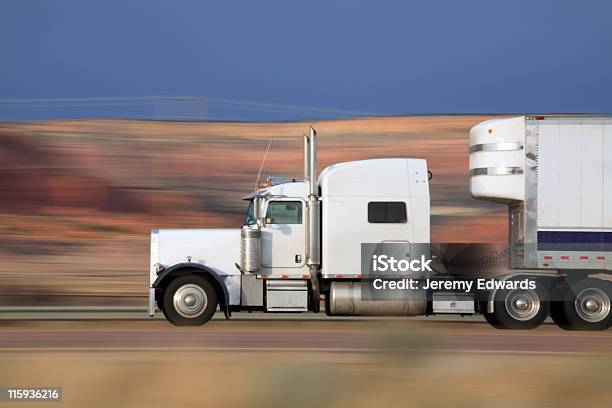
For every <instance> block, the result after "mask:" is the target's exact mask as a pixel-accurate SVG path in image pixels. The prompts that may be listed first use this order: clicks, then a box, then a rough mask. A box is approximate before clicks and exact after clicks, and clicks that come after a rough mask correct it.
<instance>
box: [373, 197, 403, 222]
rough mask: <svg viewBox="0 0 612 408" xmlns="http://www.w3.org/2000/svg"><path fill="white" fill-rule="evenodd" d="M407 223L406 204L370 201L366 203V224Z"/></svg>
mask: <svg viewBox="0 0 612 408" xmlns="http://www.w3.org/2000/svg"><path fill="white" fill-rule="evenodd" d="M407 221H408V217H407V216H406V203H404V202H401V201H372V202H369V203H368V222H370V223H373V224H402V223H406V222H407Z"/></svg>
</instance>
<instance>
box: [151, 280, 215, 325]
mask: <svg viewBox="0 0 612 408" xmlns="http://www.w3.org/2000/svg"><path fill="white" fill-rule="evenodd" d="M175 295H177V298H176V299H175ZM189 296H191V297H192V298H190V297H189ZM192 301H193V305H191V303H192ZM161 303H162V311H163V312H164V315H165V316H166V319H168V321H169V322H170V323H172V324H174V325H175V326H201V325H203V324H204V323H206V322H208V321H209V320H210V319H211V318H212V317H213V315H214V314H215V312H216V310H217V293H216V291H215V288H214V286H213V285H212V284H211V283H210V282H209V281H208V279H206V278H204V277H203V276H200V275H193V274H190V275H183V276H179V277H176V278H174V279H173V280H172V281H171V282H170V283H169V284H168V285H167V286H166V288H165V289H164V291H163V294H162V302H161Z"/></svg>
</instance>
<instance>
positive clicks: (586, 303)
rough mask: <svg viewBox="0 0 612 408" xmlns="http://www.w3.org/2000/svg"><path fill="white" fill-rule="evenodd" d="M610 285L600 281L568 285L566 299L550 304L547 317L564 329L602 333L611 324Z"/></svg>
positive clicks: (590, 280) (586, 281)
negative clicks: (598, 331) (567, 297)
mask: <svg viewBox="0 0 612 408" xmlns="http://www.w3.org/2000/svg"><path fill="white" fill-rule="evenodd" d="M611 294H612V286H611V285H610V283H609V282H606V281H603V280H600V279H593V278H590V279H583V280H581V281H578V282H576V283H573V284H570V285H569V299H567V300H560V301H556V302H553V304H552V305H551V311H550V315H551V317H552V318H553V320H554V321H555V323H557V325H558V326H559V327H561V328H562V329H565V330H606V329H607V328H609V327H610V325H612V316H611V315H612V311H611V306H610V305H611V303H612V302H611V301H610V298H611Z"/></svg>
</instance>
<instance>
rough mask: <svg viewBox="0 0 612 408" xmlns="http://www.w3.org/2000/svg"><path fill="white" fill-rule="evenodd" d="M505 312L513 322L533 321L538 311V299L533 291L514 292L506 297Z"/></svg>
mask: <svg viewBox="0 0 612 408" xmlns="http://www.w3.org/2000/svg"><path fill="white" fill-rule="evenodd" d="M505 304H506V311H507V312H508V314H509V315H510V316H512V318H513V319H515V320H520V321H527V320H531V319H533V318H534V317H535V316H536V315H537V314H538V312H539V311H540V297H539V296H538V294H537V293H536V292H535V291H533V290H515V291H511V292H510V293H508V296H506V301H505Z"/></svg>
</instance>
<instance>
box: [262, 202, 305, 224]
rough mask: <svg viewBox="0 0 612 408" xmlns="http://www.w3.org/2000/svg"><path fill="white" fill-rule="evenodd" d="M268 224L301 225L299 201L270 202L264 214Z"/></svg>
mask: <svg viewBox="0 0 612 408" xmlns="http://www.w3.org/2000/svg"><path fill="white" fill-rule="evenodd" d="M266 222H267V223H268V224H301V223H302V202H301V201H270V203H269V204H268V211H267V212H266Z"/></svg>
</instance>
